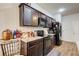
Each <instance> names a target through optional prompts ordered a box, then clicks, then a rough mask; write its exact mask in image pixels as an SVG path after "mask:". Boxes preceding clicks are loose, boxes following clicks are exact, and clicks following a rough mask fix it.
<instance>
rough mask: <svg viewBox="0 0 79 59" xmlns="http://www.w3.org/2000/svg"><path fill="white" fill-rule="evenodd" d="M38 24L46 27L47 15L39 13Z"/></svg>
mask: <svg viewBox="0 0 79 59" xmlns="http://www.w3.org/2000/svg"><path fill="white" fill-rule="evenodd" d="M38 24H39V26H40V27H46V15H44V14H42V13H40V14H39V19H38Z"/></svg>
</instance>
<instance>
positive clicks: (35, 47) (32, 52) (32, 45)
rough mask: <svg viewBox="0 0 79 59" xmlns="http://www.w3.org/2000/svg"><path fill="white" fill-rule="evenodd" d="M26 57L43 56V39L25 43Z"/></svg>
mask: <svg viewBox="0 0 79 59" xmlns="http://www.w3.org/2000/svg"><path fill="white" fill-rule="evenodd" d="M27 55H28V56H43V39H38V40H35V41H32V42H28V43H27Z"/></svg>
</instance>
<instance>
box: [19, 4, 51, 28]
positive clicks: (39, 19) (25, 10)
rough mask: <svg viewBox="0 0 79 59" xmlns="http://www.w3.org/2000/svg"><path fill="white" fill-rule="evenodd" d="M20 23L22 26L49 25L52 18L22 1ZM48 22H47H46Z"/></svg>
mask: <svg viewBox="0 0 79 59" xmlns="http://www.w3.org/2000/svg"><path fill="white" fill-rule="evenodd" d="M19 11H20V12H19V14H20V16H19V17H20V25H21V26H35V27H36V26H40V27H46V26H47V27H49V26H50V24H49V23H50V22H51V20H50V19H51V18H50V17H48V16H47V15H45V14H43V13H42V12H40V11H38V10H36V9H34V8H32V7H31V6H29V5H27V4H25V3H22V4H20V5H19ZM46 22H47V23H46Z"/></svg>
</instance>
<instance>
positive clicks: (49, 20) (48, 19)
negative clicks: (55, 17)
mask: <svg viewBox="0 0 79 59" xmlns="http://www.w3.org/2000/svg"><path fill="white" fill-rule="evenodd" d="M46 27H48V28H50V27H52V19H51V18H50V17H47V22H46Z"/></svg>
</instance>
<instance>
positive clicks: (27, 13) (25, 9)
mask: <svg viewBox="0 0 79 59" xmlns="http://www.w3.org/2000/svg"><path fill="white" fill-rule="evenodd" d="M31 12H32V11H31V8H30V7H29V6H26V5H21V6H20V23H21V25H23V26H31V25H32V20H31V19H32V13H31Z"/></svg>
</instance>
